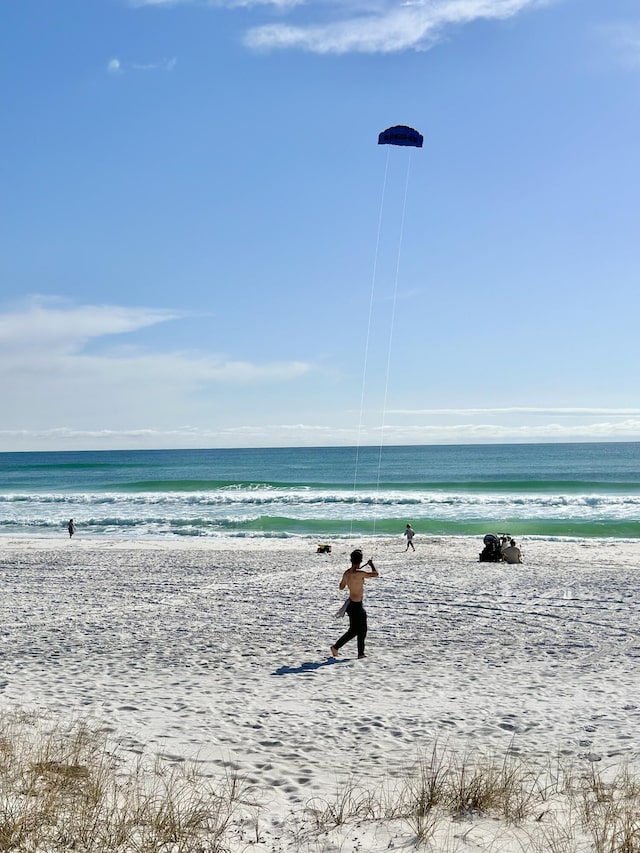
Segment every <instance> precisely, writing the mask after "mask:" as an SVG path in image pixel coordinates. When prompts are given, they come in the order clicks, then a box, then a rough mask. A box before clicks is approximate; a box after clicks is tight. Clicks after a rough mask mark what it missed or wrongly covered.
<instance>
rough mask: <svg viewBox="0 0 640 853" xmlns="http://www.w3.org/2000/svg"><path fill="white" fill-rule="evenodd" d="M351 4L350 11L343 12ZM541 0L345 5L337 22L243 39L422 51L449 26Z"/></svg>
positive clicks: (270, 44) (282, 27)
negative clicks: (363, 9)
mask: <svg viewBox="0 0 640 853" xmlns="http://www.w3.org/2000/svg"><path fill="white" fill-rule="evenodd" d="M349 5H351V11H352V14H348V13H347V14H345V11H344V10H345V8H346V9H347V12H348V9H349ZM539 5H541V3H540V0H415V2H412V3H404V2H397V0H396V2H392V0H386V2H381V3H379V4H377V5H376V6H375V7H374V8H373V9H370V10H367V11H365V12H362V11H361V10H360V9H359V7H358V6H355V5H354V4H344V5H342V6H339V7H338V8H339V9H340V10H341V11H340V12H339V16H338V19H337V20H332V21H329V22H328V23H323V24H315V25H313V24H312V25H303V26H300V25H298V26H294V25H291V24H288V23H278V24H268V25H265V26H260V27H255V28H253V29H251V30H250V31H249V32H248V33H247V35H246V38H245V43H246V44H247V45H248V46H249V47H252V48H256V49H278V48H299V49H301V50H308V51H311V52H313V53H348V52H359V53H391V52H395V51H400V50H407V49H417V50H420V49H422V50H424V49H427V48H428V47H430V46H431V45H432V44H433V43H434V42H436V41H438V40H439V39H440V38H441V37H442V35H443V33H444V31H445V30H446V29H447V28H448V27H451V26H455V25H461V24H467V23H470V22H472V21H475V20H499V19H504V18H510V17H512V16H514V15H516V14H518V13H519V12H522V11H524V10H525V9H530V8H534V7H535V6H539Z"/></svg>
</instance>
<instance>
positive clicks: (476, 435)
mask: <svg viewBox="0 0 640 853" xmlns="http://www.w3.org/2000/svg"><path fill="white" fill-rule="evenodd" d="M381 439H382V440H383V442H384V444H385V445H402V444H406V445H412V444H495V443H525V442H571V441H638V440H639V439H640V418H635V419H632V418H630V419H628V420H626V421H622V422H618V423H611V422H606V421H601V422H597V423H593V424H588V423H583V424H579V425H574V426H573V427H571V428H568V427H563V426H561V425H559V424H553V423H549V424H545V425H540V426H537V427H532V426H531V425H520V426H517V427H504V426H499V425H495V424H486V423H485V424H457V425H452V426H444V427H437V426H416V425H414V426H397V425H388V426H385V428H384V429H382V428H380V427H373V428H365V429H364V430H360V431H359V430H357V429H356V428H345V427H332V426H327V425H320V424H303V423H289V424H288V423H284V424H253V425H248V426H236V427H221V428H214V427H212V428H204V427H191V426H184V427H176V428H173V429H121V430H118V429H86V430H82V429H69V428H59V429H40V430H37V429H32V430H18V429H14V430H9V429H5V430H0V446H2V448H3V449H7V450H33V449H38V450H65V449H69V450H89V449H97V450H108V449H127V448H128V449H136V448H188V447H194V448H199V447H327V446H355V445H356V444H358V443H359V444H360V445H361V446H363V445H367V444H368V445H371V446H374V447H377V446H379V445H380V443H381Z"/></svg>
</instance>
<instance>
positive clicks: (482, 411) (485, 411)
mask: <svg viewBox="0 0 640 853" xmlns="http://www.w3.org/2000/svg"><path fill="white" fill-rule="evenodd" d="M388 414H390V415H410V416H416V415H428V416H431V415H457V416H460V417H465V416H468V415H484V416H486V415H522V414H526V415H544V416H548V415H551V416H553V417H560V416H580V417H584V416H594V415H596V416H600V415H607V416H609V417H627V416H631V417H636V416H639V415H640V409H634V408H624V409H609V408H587V407H582V408H581V407H572V408H558V407H556V408H545V407H540V406H511V407H508V408H469V409H393V410H389V412H388Z"/></svg>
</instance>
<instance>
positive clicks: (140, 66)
mask: <svg viewBox="0 0 640 853" xmlns="http://www.w3.org/2000/svg"><path fill="white" fill-rule="evenodd" d="M177 63H178V60H177V58H176V57H175V56H173V57H171V58H170V59H161V60H159V61H158V62H130V63H126V64H125V63H123V62H122V61H121V60H120V59H118V58H117V57H115V56H114V57H113V59H110V60H109V62H107V71H108V72H109V74H124V73H125V72H127V71H173V69H174V68H175V67H176V65H177Z"/></svg>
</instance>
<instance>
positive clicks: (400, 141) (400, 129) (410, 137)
mask: <svg viewBox="0 0 640 853" xmlns="http://www.w3.org/2000/svg"><path fill="white" fill-rule="evenodd" d="M423 141H424V138H423V136H422V135H421V134H420V133H419V132H418V131H417V130H414V128H412V127H407V126H406V125H396V126H394V127H389V128H387V129H386V130H384V131H382V133H380V134H379V136H378V145H397V146H406V147H410V148H422V145H423ZM410 154H411V152H410ZM389 159H390V149H388V150H387V158H386V165H385V171H384V181H383V186H382V196H381V200H380V212H379V215H378V230H377V237H376V245H375V253H374V261H373V272H372V280H371V294H370V298H369V317H368V321H367V334H366V339H365V340H366V342H365V352H364V362H363V372H362V389H361V394H360V418H359V423H358V435H357V444H356V457H355V467H354V479H353V505H354V510H355V506H356V491H357V485H358V467H359V459H360V447H361V437H362V427H363V418H364V400H365V388H366V378H367V368H368V361H369V344H370V337H371V324H372V316H373V304H374V296H375V287H376V278H377V269H378V255H379V250H380V234H381V230H382V216H383V210H384V201H385V194H386V186H387V175H388V171H389ZM410 168H411V156H409V157H408V160H407V175H406V179H405V189H404V200H403V204H402V214H401V221H400V234H399V238H398V251H397V258H396V269H395V277H394V286H393V297H392V307H391V318H390V328H389V342H388V347H387V366H386V376H385V386H384V397H383V406H382V423H381V428H380V445H379V449H378V471H377V477H376V489H375V499H376V500H377V498H378V494H379V491H380V478H381V471H382V453H383V446H384V432H385V428H386V413H387V400H388V393H389V379H390V375H391V353H392V346H393V333H394V325H395V316H396V305H397V299H398V282H399V279H400V258H401V254H402V242H403V237H404V222H405V213H406V207H407V196H408V191H409V174H410ZM353 521H354V519H353V513H352V517H351V528H350V535H353ZM372 532H373V534H374V535H375V532H376V518H375V514H374V517H373V530H372Z"/></svg>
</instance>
